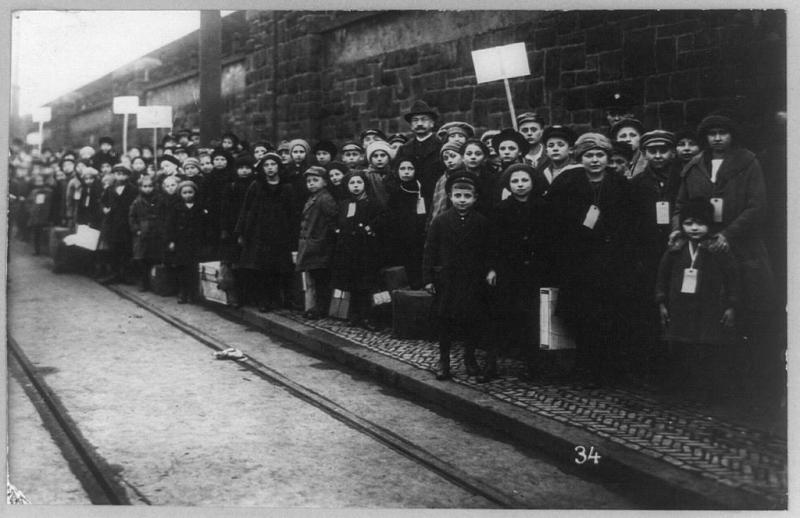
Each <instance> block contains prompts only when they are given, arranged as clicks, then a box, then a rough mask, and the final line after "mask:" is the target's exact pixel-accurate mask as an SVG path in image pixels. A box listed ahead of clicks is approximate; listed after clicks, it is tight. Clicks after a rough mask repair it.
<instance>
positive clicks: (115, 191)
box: [100, 164, 138, 284]
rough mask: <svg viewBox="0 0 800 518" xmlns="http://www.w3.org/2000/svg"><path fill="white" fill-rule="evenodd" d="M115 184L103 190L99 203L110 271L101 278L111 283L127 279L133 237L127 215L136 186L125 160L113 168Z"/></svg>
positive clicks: (135, 194)
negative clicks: (123, 163) (132, 182)
mask: <svg viewBox="0 0 800 518" xmlns="http://www.w3.org/2000/svg"><path fill="white" fill-rule="evenodd" d="M112 171H113V173H114V185H113V186H111V187H109V188H108V189H106V190H105V191H104V192H103V195H102V198H101V200H100V203H101V204H102V206H103V213H104V214H105V221H104V224H103V235H104V236H106V242H107V243H108V251H109V261H110V263H111V271H112V273H111V275H109V276H108V277H105V278H104V279H101V281H100V282H102V283H104V284H109V283H112V282H122V281H125V280H126V273H127V269H128V263H129V262H130V260H131V253H132V239H131V228H130V226H129V224H128V215H129V213H130V210H131V204H132V203H133V200H135V199H136V196H137V194H138V193H137V191H136V187H134V186H133V185H131V184H130V182H129V181H128V179H129V178H130V174H131V171H130V169H128V168H127V167H125V166H124V165H122V164H117V165H115V166H114V167H113V169H112Z"/></svg>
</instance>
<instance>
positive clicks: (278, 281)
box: [235, 153, 296, 311]
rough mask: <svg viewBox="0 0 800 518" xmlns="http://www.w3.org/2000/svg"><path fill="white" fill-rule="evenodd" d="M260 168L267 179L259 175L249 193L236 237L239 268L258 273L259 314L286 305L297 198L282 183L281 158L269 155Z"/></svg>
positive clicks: (260, 163)
mask: <svg viewBox="0 0 800 518" xmlns="http://www.w3.org/2000/svg"><path fill="white" fill-rule="evenodd" d="M259 165H260V166H261V167H262V169H264V172H265V173H266V175H265V174H264V173H262V172H258V173H257V174H256V179H255V181H253V183H251V184H250V187H249V188H248V189H247V193H246V194H245V198H244V204H243V205H242V212H241V214H240V216H239V221H238V223H237V224H236V229H235V233H236V234H237V235H239V239H240V243H241V245H242V253H241V256H240V258H239V266H240V268H242V269H245V270H251V271H253V272H255V277H256V280H255V282H256V284H257V285H258V286H259V288H260V289H258V291H259V292H260V293H259V296H260V301H259V310H261V311H267V310H269V309H270V307H271V306H274V305H279V304H280V303H281V302H282V301H281V300H280V299H281V296H280V295H281V294H280V292H279V290H280V288H281V287H282V286H285V285H286V282H284V278H285V277H287V276H289V275H291V273H292V249H293V248H294V247H295V246H296V244H295V243H294V242H293V240H292V232H291V230H290V228H291V225H292V222H293V221H294V197H293V191H292V186H291V185H289V184H288V183H286V182H284V181H283V180H282V179H281V175H280V170H281V166H282V163H281V157H280V155H278V154H276V153H267V154H266V155H265V156H264V157H263V158H262V160H261V162H259ZM267 169H269V171H267ZM285 295H287V294H284V296H285Z"/></svg>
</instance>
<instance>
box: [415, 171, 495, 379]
mask: <svg viewBox="0 0 800 518" xmlns="http://www.w3.org/2000/svg"><path fill="white" fill-rule="evenodd" d="M445 189H446V191H447V193H448V195H449V196H450V201H451V203H452V208H450V209H448V210H446V211H445V212H444V213H442V214H441V215H440V216H438V217H437V218H435V219H434V220H433V223H431V226H430V230H429V232H428V237H427V239H426V241H425V251H424V257H423V267H422V275H423V283H424V284H425V289H426V290H427V291H428V292H430V293H432V294H434V295H435V299H434V312H435V314H436V316H437V317H438V320H439V362H440V368H439V370H438V372H437V374H436V379H438V380H446V379H450V378H451V373H450V348H451V345H452V342H453V339H454V338H456V337H458V336H463V338H464V339H465V340H466V343H465V346H464V365H465V367H466V372H467V374H468V375H469V376H475V375H478V374H479V373H480V368H479V367H478V362H477V360H476V358H475V349H476V347H477V346H479V345H483V343H484V328H485V319H486V316H487V313H488V306H487V302H486V294H487V293H486V292H487V289H488V286H487V274H488V273H489V268H488V264H489V262H488V253H489V246H490V242H489V241H490V239H491V232H490V228H489V220H488V219H486V217H484V216H483V215H482V214H480V213H479V212H477V211H475V202H476V201H477V187H476V184H475V178H474V176H473V175H471V174H470V173H467V172H466V171H464V172H460V173H455V174H453V175H451V176H450V178H448V179H447V182H446V184H445ZM489 368H491V366H489Z"/></svg>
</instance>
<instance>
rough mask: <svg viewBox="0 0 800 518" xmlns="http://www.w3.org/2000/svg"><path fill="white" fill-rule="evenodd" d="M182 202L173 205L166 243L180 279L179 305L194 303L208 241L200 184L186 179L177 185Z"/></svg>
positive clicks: (170, 260)
mask: <svg viewBox="0 0 800 518" xmlns="http://www.w3.org/2000/svg"><path fill="white" fill-rule="evenodd" d="M178 194H179V196H180V202H178V203H175V204H173V205H172V206H171V210H170V212H169V215H168V217H167V225H166V231H165V241H166V243H167V262H168V263H169V264H170V265H172V266H173V267H174V268H175V270H176V272H177V277H178V303H179V304H185V303H187V302H189V301H190V300H191V301H194V300H195V297H196V290H197V283H198V272H197V264H198V262H199V257H200V250H201V247H202V246H203V243H204V242H205V240H206V219H207V217H208V213H207V212H206V210H205V209H203V207H202V205H201V204H200V202H198V201H197V198H198V192H197V185H195V184H194V182H192V181H190V180H184V181H183V182H181V183H180V184H179V185H178Z"/></svg>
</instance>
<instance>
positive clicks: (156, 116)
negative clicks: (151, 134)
mask: <svg viewBox="0 0 800 518" xmlns="http://www.w3.org/2000/svg"><path fill="white" fill-rule="evenodd" d="M136 127H137V128H139V129H147V128H171V127H172V106H139V110H138V111H137V112H136Z"/></svg>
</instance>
